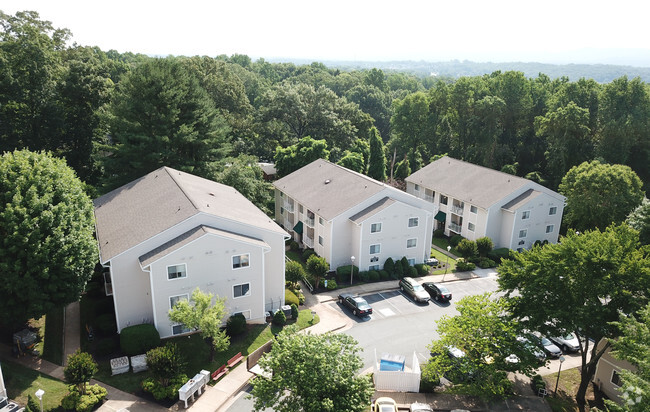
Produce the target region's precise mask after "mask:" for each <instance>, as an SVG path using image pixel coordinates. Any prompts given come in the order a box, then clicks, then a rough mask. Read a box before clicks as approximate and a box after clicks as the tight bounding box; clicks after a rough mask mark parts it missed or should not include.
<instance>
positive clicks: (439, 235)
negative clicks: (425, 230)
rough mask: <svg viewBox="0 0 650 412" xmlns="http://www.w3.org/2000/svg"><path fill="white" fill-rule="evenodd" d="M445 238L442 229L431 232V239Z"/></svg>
mask: <svg viewBox="0 0 650 412" xmlns="http://www.w3.org/2000/svg"><path fill="white" fill-rule="evenodd" d="M444 236H445V230H444V229H436V230H434V231H433V237H437V238H441V237H444Z"/></svg>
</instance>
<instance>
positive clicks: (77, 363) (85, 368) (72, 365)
mask: <svg viewBox="0 0 650 412" xmlns="http://www.w3.org/2000/svg"><path fill="white" fill-rule="evenodd" d="M98 370H99V369H98V366H97V362H95V360H94V359H93V357H92V356H90V353H87V352H82V351H81V349H77V351H76V352H75V353H73V354H72V355H68V364H67V365H66V366H65V368H63V375H64V376H65V381H66V382H68V383H69V384H71V385H75V386H76V388H77V392H79V393H80V394H81V395H85V394H86V383H88V382H89V381H90V380H91V379H92V378H93V376H95V374H96V373H97V371H98Z"/></svg>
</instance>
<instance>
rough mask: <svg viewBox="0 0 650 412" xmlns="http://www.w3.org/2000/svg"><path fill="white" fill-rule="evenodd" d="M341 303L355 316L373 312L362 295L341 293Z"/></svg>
mask: <svg viewBox="0 0 650 412" xmlns="http://www.w3.org/2000/svg"><path fill="white" fill-rule="evenodd" d="M339 303H340V304H341V305H343V306H345V307H347V308H348V309H350V310H351V311H352V314H353V315H354V316H366V315H370V314H371V313H372V308H371V307H370V305H369V304H368V302H366V300H365V299H364V298H362V297H361V296H357V295H353V294H351V293H342V294H340V295H339Z"/></svg>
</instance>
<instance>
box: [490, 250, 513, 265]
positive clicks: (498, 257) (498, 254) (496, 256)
mask: <svg viewBox="0 0 650 412" xmlns="http://www.w3.org/2000/svg"><path fill="white" fill-rule="evenodd" d="M488 258H490V259H492V260H494V261H495V262H496V263H501V261H502V260H503V259H509V258H510V249H508V248H507V247H502V248H499V249H494V250H493V251H491V252H490V253H488Z"/></svg>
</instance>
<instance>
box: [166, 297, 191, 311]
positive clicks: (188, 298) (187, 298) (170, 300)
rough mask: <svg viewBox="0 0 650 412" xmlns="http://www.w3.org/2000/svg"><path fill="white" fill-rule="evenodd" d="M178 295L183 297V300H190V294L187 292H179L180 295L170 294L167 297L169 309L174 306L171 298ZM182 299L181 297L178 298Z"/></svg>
mask: <svg viewBox="0 0 650 412" xmlns="http://www.w3.org/2000/svg"><path fill="white" fill-rule="evenodd" d="M180 297H185V299H184V300H185V301H187V302H189V301H190V295H189V294H188V293H181V294H180V295H172V296H170V297H169V309H170V310H171V309H174V306H173V305H172V298H180ZM179 300H182V299H179Z"/></svg>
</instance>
